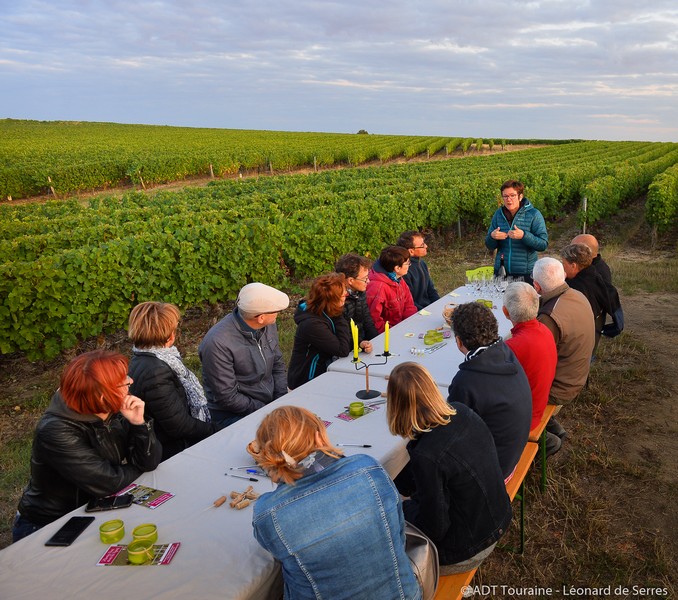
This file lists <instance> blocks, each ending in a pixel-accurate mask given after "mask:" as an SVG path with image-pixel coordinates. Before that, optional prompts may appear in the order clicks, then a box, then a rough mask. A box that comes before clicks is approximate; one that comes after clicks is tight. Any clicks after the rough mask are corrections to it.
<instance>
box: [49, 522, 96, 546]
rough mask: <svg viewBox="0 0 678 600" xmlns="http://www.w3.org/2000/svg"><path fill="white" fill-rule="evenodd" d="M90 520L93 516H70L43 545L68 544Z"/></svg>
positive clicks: (85, 527) (83, 529)
mask: <svg viewBox="0 0 678 600" xmlns="http://www.w3.org/2000/svg"><path fill="white" fill-rule="evenodd" d="M92 521H94V517H71V518H70V519H68V521H66V523H64V525H63V526H62V527H61V529H59V531H57V532H56V533H55V534H54V535H53V536H52V537H51V538H49V539H48V540H47V541H46V542H45V546H70V545H71V544H72V543H73V542H74V541H75V538H77V537H78V536H79V535H80V534H81V533H82V532H83V531H85V529H87V526H88V525H89V524H90V523H91V522H92Z"/></svg>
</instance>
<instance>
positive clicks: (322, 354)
mask: <svg viewBox="0 0 678 600" xmlns="http://www.w3.org/2000/svg"><path fill="white" fill-rule="evenodd" d="M346 294H347V292H346V278H345V277H344V275H342V274H341V273H330V274H329V275H321V276H320V277H318V278H317V279H316V280H315V281H314V282H313V284H312V285H311V289H310V290H309V292H308V299H307V300H302V301H301V302H300V303H299V306H298V308H297V312H296V313H295V315H294V321H295V322H296V324H297V331H296V333H295V334H294V346H293V348H292V356H291V357H290V365H289V367H288V369H287V386H288V387H289V388H290V389H294V388H296V387H299V386H300V385H303V384H304V383H306V382H307V381H310V380H311V379H313V378H314V377H317V376H318V375H320V374H322V373H324V372H325V371H327V366H328V365H329V364H330V363H331V362H332V361H333V360H335V359H336V358H340V357H343V356H346V355H348V352H349V350H350V349H351V329H350V327H349V324H348V321H347V320H346V319H344V316H343V311H344V302H345V301H346Z"/></svg>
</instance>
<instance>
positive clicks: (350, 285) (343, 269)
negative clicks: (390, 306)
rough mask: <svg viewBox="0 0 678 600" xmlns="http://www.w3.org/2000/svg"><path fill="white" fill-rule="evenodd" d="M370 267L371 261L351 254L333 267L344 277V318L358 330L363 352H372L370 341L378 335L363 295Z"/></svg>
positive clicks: (368, 280)
mask: <svg viewBox="0 0 678 600" xmlns="http://www.w3.org/2000/svg"><path fill="white" fill-rule="evenodd" d="M371 266H372V261H371V260H370V259H369V258H366V257H365V256H360V255H358V254H353V253H348V254H344V255H343V256H341V257H339V259H338V260H337V263H336V264H335V265H334V270H335V271H336V272H337V273H343V274H344V275H345V276H346V288H347V289H348V296H347V297H346V303H345V304H344V317H346V320H347V321H349V322H350V321H351V319H353V322H354V323H355V324H356V327H357V328H358V345H359V346H360V348H361V349H362V350H364V351H365V352H372V342H370V340H371V339H372V338H375V337H377V336H378V335H379V332H378V331H377V328H376V327H375V326H374V321H372V315H371V314H370V309H369V307H368V306H367V297H366V295H365V290H366V289H367V284H368V283H369V282H370V278H369V277H368V274H369V272H370V267H371Z"/></svg>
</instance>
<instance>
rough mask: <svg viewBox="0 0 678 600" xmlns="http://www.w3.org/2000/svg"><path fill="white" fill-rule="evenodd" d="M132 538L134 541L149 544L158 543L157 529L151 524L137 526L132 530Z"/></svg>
mask: <svg viewBox="0 0 678 600" xmlns="http://www.w3.org/2000/svg"><path fill="white" fill-rule="evenodd" d="M132 537H133V538H134V539H135V541H136V540H150V541H151V544H155V543H156V542H157V541H158V527H157V526H156V525H154V524H153V523H144V524H143V525H138V526H137V527H135V528H134V529H133V530H132Z"/></svg>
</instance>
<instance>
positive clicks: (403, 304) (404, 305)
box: [367, 246, 417, 333]
mask: <svg viewBox="0 0 678 600" xmlns="http://www.w3.org/2000/svg"><path fill="white" fill-rule="evenodd" d="M409 268H410V253H409V251H408V250H407V249H406V248H402V247H400V246H388V247H387V248H384V249H383V250H382V251H381V254H380V255H379V259H378V260H377V261H376V262H375V263H374V265H373V266H372V270H371V271H370V273H369V283H368V284H367V305H368V306H369V307H370V314H371V315H372V321H374V326H375V327H376V328H377V331H378V332H379V333H382V332H383V331H384V327H385V325H386V321H388V323H389V325H390V326H391V327H392V326H393V325H397V324H398V323H400V322H401V321H404V320H405V319H407V317H410V316H412V315H413V314H414V313H416V312H417V307H416V306H415V305H414V300H413V299H412V293H411V292H410V288H409V287H408V285H407V283H406V282H405V280H404V279H403V277H404V276H405V275H407V271H408V269H409Z"/></svg>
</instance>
